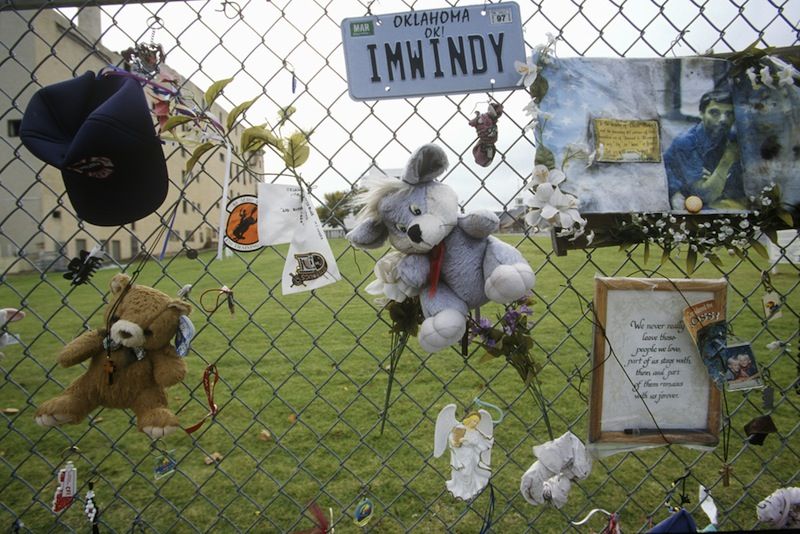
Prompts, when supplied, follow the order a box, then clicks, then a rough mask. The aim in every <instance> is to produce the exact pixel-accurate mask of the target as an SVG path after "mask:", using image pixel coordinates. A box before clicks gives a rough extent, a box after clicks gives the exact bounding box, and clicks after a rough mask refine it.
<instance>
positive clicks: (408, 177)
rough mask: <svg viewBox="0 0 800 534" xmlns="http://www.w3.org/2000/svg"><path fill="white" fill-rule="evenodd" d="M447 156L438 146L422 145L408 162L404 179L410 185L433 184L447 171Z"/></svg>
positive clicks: (404, 171)
mask: <svg viewBox="0 0 800 534" xmlns="http://www.w3.org/2000/svg"><path fill="white" fill-rule="evenodd" d="M447 164H448V163H447V154H445V152H444V150H443V149H442V148H441V147H439V146H437V145H422V146H421V147H419V148H418V149H417V150H416V151H415V152H414V153H413V154H412V155H411V159H409V160H408V163H407V164H406V168H405V169H404V170H403V176H402V179H403V181H404V182H406V183H408V184H412V185H415V184H421V183H425V182H432V181H433V180H434V179H435V178H436V177H437V176H439V175H440V174H442V173H443V172H444V171H445V169H447Z"/></svg>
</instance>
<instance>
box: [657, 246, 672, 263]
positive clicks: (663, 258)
mask: <svg viewBox="0 0 800 534" xmlns="http://www.w3.org/2000/svg"><path fill="white" fill-rule="evenodd" d="M669 253H670V249H669V247H664V251H663V252H662V253H661V261H660V262H659V264H658V266H659V267H661V266H662V265H664V264H665V263H667V260H669Z"/></svg>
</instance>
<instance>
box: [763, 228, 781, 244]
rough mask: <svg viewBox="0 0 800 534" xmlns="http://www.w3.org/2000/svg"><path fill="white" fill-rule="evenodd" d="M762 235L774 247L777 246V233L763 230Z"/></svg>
mask: <svg viewBox="0 0 800 534" xmlns="http://www.w3.org/2000/svg"><path fill="white" fill-rule="evenodd" d="M764 235H765V236H767V238H768V239H769V240H770V241H772V242H773V243H774V244H775V245H777V244H778V232H777V231H775V230H764Z"/></svg>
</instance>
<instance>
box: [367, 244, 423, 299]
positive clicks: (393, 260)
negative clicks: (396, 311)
mask: <svg viewBox="0 0 800 534" xmlns="http://www.w3.org/2000/svg"><path fill="white" fill-rule="evenodd" d="M404 257H405V254H403V253H401V252H391V253H389V254H387V255H386V256H384V257H383V258H381V259H379V260H378V261H377V262H375V269H374V270H373V272H374V273H375V280H373V281H372V282H371V283H370V284H369V285H368V286H367V287H365V288H364V291H366V292H367V293H369V294H370V295H376V296H380V295H386V297H387V298H388V299H389V300H394V301H397V302H403V301H404V300H406V298H408V297H413V296H416V295H418V294H419V288H414V287H411V286H409V285H408V284H406V283H405V282H403V280H402V279H401V278H400V276H399V275H398V274H397V264H398V263H400V260H402V259H403V258H404Z"/></svg>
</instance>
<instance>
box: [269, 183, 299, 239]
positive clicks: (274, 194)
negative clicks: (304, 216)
mask: <svg viewBox="0 0 800 534" xmlns="http://www.w3.org/2000/svg"><path fill="white" fill-rule="evenodd" d="M301 199H302V190H301V189H300V188H299V187H298V186H296V185H286V184H258V244H259V245H262V246H267V245H281V244H283V243H291V242H292V236H293V235H294V233H295V230H297V228H298V227H299V225H300V214H301V213H302V211H303V207H302V204H301Z"/></svg>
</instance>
